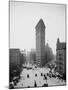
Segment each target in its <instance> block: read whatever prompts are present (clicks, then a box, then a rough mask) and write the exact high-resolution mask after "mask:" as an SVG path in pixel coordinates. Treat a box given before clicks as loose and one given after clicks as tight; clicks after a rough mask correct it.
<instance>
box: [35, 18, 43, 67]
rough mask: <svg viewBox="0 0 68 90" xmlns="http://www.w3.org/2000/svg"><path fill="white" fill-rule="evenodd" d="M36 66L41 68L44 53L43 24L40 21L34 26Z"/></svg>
mask: <svg viewBox="0 0 68 90" xmlns="http://www.w3.org/2000/svg"><path fill="white" fill-rule="evenodd" d="M35 28H36V64H37V65H38V66H42V61H43V60H44V54H45V53H44V51H45V24H44V22H43V20H42V19H40V21H39V22H38V24H37V25H36V27H35Z"/></svg>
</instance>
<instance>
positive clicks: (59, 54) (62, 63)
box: [56, 39, 66, 74]
mask: <svg viewBox="0 0 68 90" xmlns="http://www.w3.org/2000/svg"><path fill="white" fill-rule="evenodd" d="M56 64H57V71H58V72H59V73H60V74H65V73H66V43H64V42H60V41H59V39H57V46H56Z"/></svg>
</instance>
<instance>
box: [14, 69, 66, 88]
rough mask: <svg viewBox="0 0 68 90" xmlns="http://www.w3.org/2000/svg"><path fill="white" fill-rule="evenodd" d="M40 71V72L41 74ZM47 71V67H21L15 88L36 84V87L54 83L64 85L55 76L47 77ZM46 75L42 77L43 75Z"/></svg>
mask: <svg viewBox="0 0 68 90" xmlns="http://www.w3.org/2000/svg"><path fill="white" fill-rule="evenodd" d="M41 73H42V74H41ZM47 73H49V68H35V69H29V70H27V69H23V70H22V73H21V75H20V76H21V79H20V80H19V82H18V83H17V85H16V86H14V87H15V88H23V87H34V85H35V84H36V85H37V86H38V87H41V86H43V85H44V84H48V86H54V85H65V82H64V81H63V80H59V79H58V78H57V77H56V78H54V77H51V78H50V77H49V76H47ZM44 74H45V76H46V77H47V78H46V79H45V78H44V76H43V75H44Z"/></svg>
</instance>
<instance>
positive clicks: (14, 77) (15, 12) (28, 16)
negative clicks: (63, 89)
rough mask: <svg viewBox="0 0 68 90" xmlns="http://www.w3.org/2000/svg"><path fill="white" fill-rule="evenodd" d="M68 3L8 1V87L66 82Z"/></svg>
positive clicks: (34, 86)
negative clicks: (67, 17)
mask: <svg viewBox="0 0 68 90" xmlns="http://www.w3.org/2000/svg"><path fill="white" fill-rule="evenodd" d="M66 32H67V31H66V4H57V3H56V4H55V3H41V2H27V1H26V2H25V1H12V0H10V1H9V88H10V89H21V88H36V87H52V86H53V87H55V86H65V85H66Z"/></svg>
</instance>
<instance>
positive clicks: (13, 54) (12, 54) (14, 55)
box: [9, 49, 20, 65]
mask: <svg viewBox="0 0 68 90" xmlns="http://www.w3.org/2000/svg"><path fill="white" fill-rule="evenodd" d="M9 60H10V61H9V62H10V64H15V65H19V64H20V50H19V49H9Z"/></svg>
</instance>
